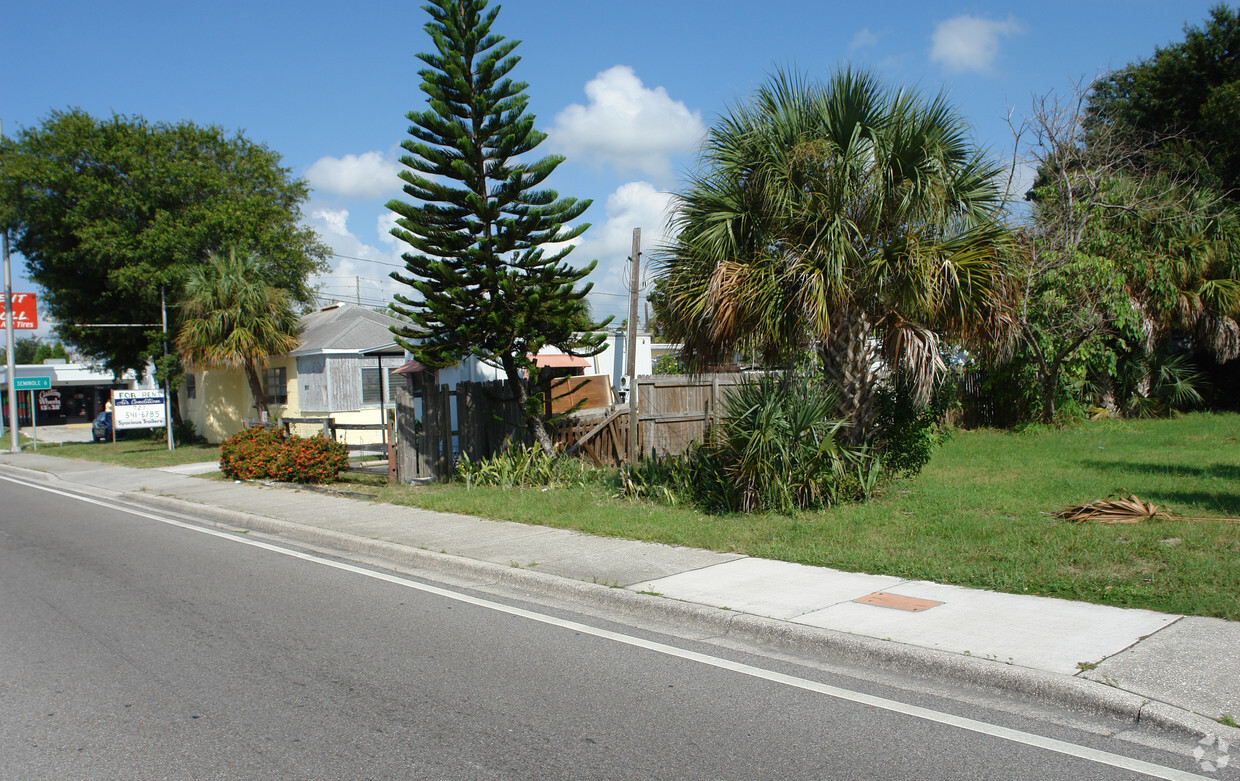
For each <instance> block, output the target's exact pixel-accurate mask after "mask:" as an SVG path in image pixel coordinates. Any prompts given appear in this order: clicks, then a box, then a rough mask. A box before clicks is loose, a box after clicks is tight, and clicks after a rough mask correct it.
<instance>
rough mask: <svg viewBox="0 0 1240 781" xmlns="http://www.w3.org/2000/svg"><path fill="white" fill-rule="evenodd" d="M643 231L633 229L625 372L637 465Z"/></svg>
mask: <svg viewBox="0 0 1240 781" xmlns="http://www.w3.org/2000/svg"><path fill="white" fill-rule="evenodd" d="M641 249H642V229H641V228H634V229H633V256H632V257H631V258H630V260H631V261H632V266H631V271H632V274H631V275H630V278H629V338H628V346H627V347H626V348H625V351H624V352H625V355H624V359H625V361H624V372H625V374H627V375H628V377H629V464H630V465H633V464H636V463H637V288H638V285H639V284H640V280H641V257H642V253H641Z"/></svg>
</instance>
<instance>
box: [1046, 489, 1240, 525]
mask: <svg viewBox="0 0 1240 781" xmlns="http://www.w3.org/2000/svg"><path fill="white" fill-rule="evenodd" d="M1051 515H1053V516H1054V517H1056V518H1062V519H1064V520H1065V521H1071V522H1072V523H1086V522H1089V521H1092V522H1094V523H1138V522H1140V521H1223V522H1224V523H1236V522H1238V521H1240V518H1185V517H1182V516H1178V515H1172V514H1170V513H1169V512H1167V511H1166V510H1165V509H1163V508H1162V507H1159V506H1158V505H1156V504H1153V503H1151V502H1146V501H1143V500H1142V499H1139V498H1137V496H1136V495H1135V494H1128V497H1127V498H1124V497H1122V496H1116V495H1115V494H1111V495H1110V496H1108V497H1107V498H1105V499H1099V500H1097V501H1094V502H1090V503H1089V504H1078V505H1074V506H1072V507H1065V508H1063V509H1062V510H1060V511H1058V512H1054V513H1051Z"/></svg>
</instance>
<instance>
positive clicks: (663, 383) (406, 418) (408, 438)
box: [394, 372, 741, 482]
mask: <svg viewBox="0 0 1240 781" xmlns="http://www.w3.org/2000/svg"><path fill="white" fill-rule="evenodd" d="M415 377H417V378H419V379H418V380H416V381H415V382H413V383H411V388H396V389H394V390H395V396H396V440H397V471H398V474H399V478H400V480H401V481H402V482H411V481H412V480H414V479H416V478H441V477H446V476H448V475H450V474H451V473H452V469H453V465H454V464H455V462H456V459H457V457H458V456H459V455H460V454H461V453H465V454H468V456H469V458H470V459H473V460H478V459H482V458H487V457H489V456H491V455H494V454H495V453H497V452H499V451H500V450H502V449H503V448H504V447H505V446H506V445H507V444H508V443H509V442H510V441H512V440H514V439H515V440H517V441H521V442H526V441H528V437H527V436H526V434H525V432H524V430H523V429H522V428H521V411H520V409H519V407H518V405H517V403H516V401H515V399H514V398H513V394H512V393H511V392H510V391H509V390H508V385H507V383H506V382H504V381H502V380H497V381H493V382H462V383H458V384H457V386H456V388H455V389H453V388H449V387H448V386H447V385H437V384H435V383H434V378H433V376H432V375H431V373H430V372H426V373H419V375H415ZM740 380H741V376H740V375H738V374H714V375H697V376H691V375H659V376H653V377H639V378H638V379H637V399H638V408H637V420H638V448H637V451H638V453H639V454H640V455H641V457H645V456H649V455H652V454H653V455H660V456H663V455H670V454H676V453H682V452H684V451H685V450H686V449H687V448H688V447H689V444H690V443H692V442H695V441H696V442H702V441H705V439H706V437H707V436H708V432H709V429H710V426H711V425H712V423H713V422H714V421H715V420H716V418H717V416H718V414H719V408H720V405H721V404H722V402H723V399H724V397H725V396H726V394H727V393H728V390H729V388H730V387H731V386H732V385H735V384H736V383H738V382H740ZM418 400H420V402H421V407H422V415H421V419H420V421H419V420H418V419H417V416H416V407H415V403H416V401H418ZM629 415H630V412H629V408H628V407H627V406H624V405H612V406H608V407H602V408H598V409H593V410H588V411H583V412H578V413H575V414H573V415H572V416H570V417H568V418H566V419H564V420H562V421H561V422H559V423H558V424H556V425H555V426H553V427H552V428H551V431H550V434H551V438H552V440H553V441H554V442H555V443H556V445H557V447H558V448H561V449H564V450H565V451H569V452H572V453H575V454H579V455H581V456H583V457H585V458H588V459H589V460H590V461H592V462H593V463H595V464H596V465H598V466H620V465H621V464H624V463H626V462H627V461H628V453H629ZM419 423H420V427H419V425H418V424H419Z"/></svg>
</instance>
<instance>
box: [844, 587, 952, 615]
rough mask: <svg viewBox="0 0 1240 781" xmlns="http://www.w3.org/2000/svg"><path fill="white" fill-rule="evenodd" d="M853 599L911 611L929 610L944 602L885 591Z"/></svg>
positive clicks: (868, 603)
mask: <svg viewBox="0 0 1240 781" xmlns="http://www.w3.org/2000/svg"><path fill="white" fill-rule="evenodd" d="M853 601H854V602H861V603H862V604H865V605H875V606H877V607H889V608H893V609H895V610H907V611H908V612H910V613H920V612H921V611H923V610H929V609H930V608H932V607H935V606H937V605H941V604H943V603H942V602H935V601H934V600H932V599H918V598H917V597H904V596H901V595H899V594H888V593H886V592H885V591H875V592H874V593H873V594H866V595H865V596H864V597H857V598H856V599H855V600H853Z"/></svg>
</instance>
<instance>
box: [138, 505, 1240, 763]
mask: <svg viewBox="0 0 1240 781" xmlns="http://www.w3.org/2000/svg"><path fill="white" fill-rule="evenodd" d="M123 496H124V498H125V499H126V500H128V501H131V502H133V503H135V504H141V505H144V506H147V507H155V508H159V509H164V510H169V511H174V512H178V513H182V514H189V515H192V516H194V517H198V518H205V519H208V520H211V521H216V522H219V523H222V524H226V525H228V526H232V527H241V528H245V529H250V530H252V531H258V532H263V533H267V534H271V535H275V536H279V537H282V538H285V539H289V540H294V541H297V542H301V543H304V544H308V545H314V546H319V547H322V548H325V549H328V550H330V551H334V552H340V553H345V554H356V555H361V556H366V557H369V558H373V559H379V560H382V561H387V562H391V563H394V564H398V565H402V566H408V567H416V568H418V569H423V570H427V571H429V572H435V573H441V574H444V575H450V576H454V577H457V578H465V579H471V580H476V581H478V582H479V583H480V584H500V585H504V586H507V587H512V588H516V589H519V590H522V591H525V592H529V593H534V594H538V595H541V596H544V597H549V598H554V599H559V600H569V601H572V602H575V603H577V604H581V605H589V606H593V607H598V608H603V609H606V610H609V611H615V612H621V613H624V614H626V615H631V616H634V617H639V618H644V619H648V620H656V621H663V622H666V623H672V624H676V625H679V626H682V627H686V628H690V629H693V630H695V631H698V632H701V633H703V634H705V635H708V636H715V637H727V638H734V639H740V640H746V641H750V642H754V643H758V644H763V645H769V646H773V647H775V648H779V649H783V650H789V651H795V652H800V653H806V654H811V655H814V656H817V657H820V658H823V659H826V660H831V661H836V662H842V663H847V664H853V665H856V666H863V667H869V668H878V669H882V670H886V671H890V672H896V673H903V674H907V675H911V676H914V677H919V678H925V679H931V680H935V681H946V682H950V683H959V684H962V685H968V686H972V687H980V688H984V689H988V690H991V691H994V692H999V693H1002V694H1006V695H1014V696H1017V697H1021V698H1024V699H1027V700H1031V701H1035V702H1040V703H1045V704H1049V705H1054V706H1058V707H1065V708H1070V709H1074V710H1078V711H1086V712H1090V713H1095V714H1099V715H1104V716H1109V717H1112V718H1117V719H1120V720H1123V721H1127V722H1129V723H1131V724H1133V725H1137V724H1149V725H1151V726H1154V727H1157V728H1159V729H1162V730H1165V731H1169V732H1173V733H1177V734H1180V735H1182V736H1184V737H1186V738H1192V739H1193V740H1196V739H1198V738H1200V737H1201V736H1202V735H1203V734H1207V733H1212V734H1224V735H1230V739H1231V740H1233V741H1237V740H1240V730H1236V729H1232V728H1229V727H1225V726H1223V725H1220V724H1218V723H1217V722H1215V721H1213V720H1212V719H1208V718H1206V717H1204V716H1200V715H1198V714H1195V713H1191V712H1189V711H1186V710H1184V709H1182V708H1178V707H1175V706H1172V705H1167V704H1165V703H1161V702H1157V701H1154V700H1150V699H1149V698H1147V697H1143V696H1140V695H1137V694H1133V693H1132V692H1128V691H1124V690H1122V689H1118V688H1115V687H1111V686H1108V685H1106V684H1103V683H1099V682H1097V681H1091V680H1083V679H1080V678H1075V677H1072V676H1067V675H1060V674H1056V673H1050V672H1045V671H1041V670H1032V669H1029V668H1025V667H1017V666H1014V665H1009V664H1004V663H1002V662H996V661H991V660H987V659H980V658H976V657H967V656H960V655H957V654H951V653H947V652H944V651H936V650H933V649H926V648H918V647H916V646H910V645H906V644H903V643H896V642H892V641H885V640H877V639H874V638H869V637H863V636H860V635H852V634H848V633H845V632H838V631H834V630H829V629H821V628H818V627H811V626H806V625H802V624H794V623H790V622H786V621H778V620H776V619H771V618H765V617H762V616H754V615H750V614H746V613H739V612H736V611H730V610H721V609H718V608H714V607H708V606H704V605H697V604H693V603H689V602H682V601H679V600H674V599H669V598H666V597H659V596H654V595H650V594H640V593H637V592H633V591H629V590H627V589H623V588H613V587H610V586H606V585H601V584H596V583H588V582H585V581H580V580H574V579H572V578H567V577H562V576H559V575H551V574H547V573H544V572H535V571H531V570H527V569H521V568H518V567H511V566H504V565H501V564H495V563H492V562H488V561H479V560H477V559H470V558H466V557H462V556H455V555H452V554H447V553H436V552H433V551H427V550H422V549H419V548H412V547H409V546H407V545H401V544H398V543H393V542H385V541H383V540H375V539H370V538H367V537H361V536H358V535H353V534H346V533H343V532H338V531H333V530H330V529H322V528H319V527H316V526H310V525H306V524H299V523H295V522H291V521H285V520H280V519H276V518H269V517H266V516H261V515H254V514H250V513H245V512H241V511H237V510H228V509H224V508H220V507H213V506H211V505H205V504H198V503H195V502H191V501H187V500H184V499H177V498H173V497H168V496H159V495H155V494H150V493H141V492H133V493H126V494H123Z"/></svg>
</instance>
